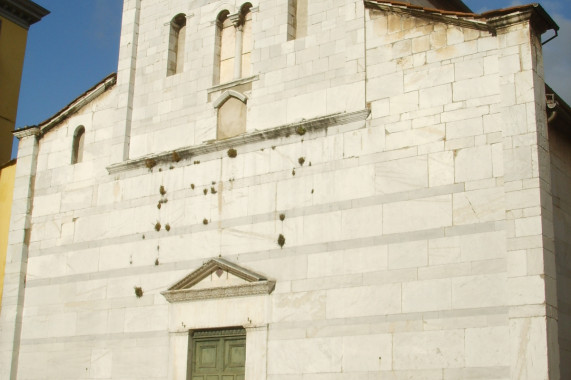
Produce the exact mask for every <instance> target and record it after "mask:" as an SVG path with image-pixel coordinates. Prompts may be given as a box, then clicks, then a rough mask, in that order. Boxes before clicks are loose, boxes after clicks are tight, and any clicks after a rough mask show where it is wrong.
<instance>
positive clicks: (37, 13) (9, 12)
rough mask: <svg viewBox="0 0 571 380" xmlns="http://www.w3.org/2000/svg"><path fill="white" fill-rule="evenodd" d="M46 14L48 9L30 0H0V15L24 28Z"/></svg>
mask: <svg viewBox="0 0 571 380" xmlns="http://www.w3.org/2000/svg"><path fill="white" fill-rule="evenodd" d="M48 14H50V11H48V10H47V9H46V8H44V7H42V6H40V5H38V4H36V3H34V2H33V1H30V0H0V16H3V17H6V18H7V19H8V20H10V21H12V22H14V23H15V24H17V25H19V26H21V27H22V28H25V29H29V28H30V25H32V24H35V23H36V22H38V21H40V20H41V19H42V18H43V17H45V16H47V15H48Z"/></svg>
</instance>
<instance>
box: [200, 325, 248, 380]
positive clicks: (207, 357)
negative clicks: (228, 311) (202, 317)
mask: <svg viewBox="0 0 571 380" xmlns="http://www.w3.org/2000/svg"><path fill="white" fill-rule="evenodd" d="M191 350H192V351H191V352H189V355H191V358H190V366H191V369H190V374H191V376H190V378H191V379H192V380H244V367H245V363H246V337H245V333H244V330H242V329H234V330H219V331H204V332H195V333H194V334H193V336H192V337H191Z"/></svg>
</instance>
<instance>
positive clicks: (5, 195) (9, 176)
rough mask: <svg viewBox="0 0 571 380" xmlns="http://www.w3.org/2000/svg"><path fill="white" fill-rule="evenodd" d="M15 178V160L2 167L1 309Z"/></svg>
mask: <svg viewBox="0 0 571 380" xmlns="http://www.w3.org/2000/svg"><path fill="white" fill-rule="evenodd" d="M15 176H16V161H15V160H14V161H10V162H8V163H7V164H6V165H3V166H0V308H1V305H2V291H3V288H4V286H3V285H4V267H5V265H6V248H7V247H8V230H9V227H10V211H11V208H12V193H13V190H14V178H15Z"/></svg>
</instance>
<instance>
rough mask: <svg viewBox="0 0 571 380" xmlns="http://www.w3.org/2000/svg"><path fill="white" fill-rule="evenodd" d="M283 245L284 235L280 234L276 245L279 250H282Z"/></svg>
mask: <svg viewBox="0 0 571 380" xmlns="http://www.w3.org/2000/svg"><path fill="white" fill-rule="evenodd" d="M284 244H285V237H284V235H282V234H280V236H278V245H279V246H280V248H283V246H284Z"/></svg>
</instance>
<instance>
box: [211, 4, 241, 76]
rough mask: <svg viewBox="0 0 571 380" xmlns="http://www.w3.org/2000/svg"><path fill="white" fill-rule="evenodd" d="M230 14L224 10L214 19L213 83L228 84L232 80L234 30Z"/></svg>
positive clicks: (234, 43)
mask: <svg viewBox="0 0 571 380" xmlns="http://www.w3.org/2000/svg"><path fill="white" fill-rule="evenodd" d="M229 15H230V12H228V11H226V10H224V11H222V12H220V14H218V18H217V19H216V25H217V28H216V29H217V30H216V54H215V58H214V63H215V69H214V83H215V84H219V83H225V82H229V81H231V80H232V79H233V78H234V51H235V48H236V29H235V28H234V24H233V23H232V20H230V17H228V16H229Z"/></svg>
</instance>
